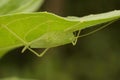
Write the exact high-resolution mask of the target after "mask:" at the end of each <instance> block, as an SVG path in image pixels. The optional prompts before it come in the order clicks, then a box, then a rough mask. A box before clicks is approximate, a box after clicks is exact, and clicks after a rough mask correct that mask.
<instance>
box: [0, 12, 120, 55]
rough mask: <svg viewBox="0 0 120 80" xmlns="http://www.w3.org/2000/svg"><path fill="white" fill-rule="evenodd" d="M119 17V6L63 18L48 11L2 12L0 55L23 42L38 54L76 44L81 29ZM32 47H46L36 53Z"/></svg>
mask: <svg viewBox="0 0 120 80" xmlns="http://www.w3.org/2000/svg"><path fill="white" fill-rule="evenodd" d="M118 18H120V11H119V10H117V11H111V12H108V13H102V14H96V15H89V16H85V17H81V18H78V17H71V18H64V17H60V16H57V15H55V14H52V13H48V12H39V13H28V14H27V13H26V14H24V13H21V14H12V15H6V16H1V17H0V55H3V54H4V53H6V52H7V51H9V50H11V49H14V48H16V47H20V46H25V47H24V48H23V50H22V52H24V51H25V50H26V49H29V50H30V51H32V52H33V53H34V54H36V55H37V56H39V57H41V56H43V54H44V53H45V52H46V51H47V50H48V49H50V48H52V47H57V46H61V45H65V44H69V43H73V45H75V44H76V42H77V39H78V38H79V37H80V36H79V34H80V31H81V30H83V29H85V28H88V27H91V26H95V25H98V24H102V23H105V22H110V21H113V20H116V19H118ZM105 26H106V25H105ZM105 26H103V27H105ZM103 27H102V28H103ZM75 31H79V32H78V33H77V35H76V36H75V35H74V34H73V33H74V32H75ZM90 34H91V33H90ZM83 36H85V35H83ZM32 48H46V49H45V50H44V51H43V52H42V53H41V54H38V53H37V52H35V51H34V50H33V49H32Z"/></svg>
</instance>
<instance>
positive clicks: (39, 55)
mask: <svg viewBox="0 0 120 80" xmlns="http://www.w3.org/2000/svg"><path fill="white" fill-rule="evenodd" d="M27 49H28V50H30V51H31V52H33V53H34V54H35V55H37V56H38V57H42V56H43V55H44V54H45V53H46V52H47V51H48V50H49V48H46V49H45V50H44V51H43V52H42V53H40V54H39V53H37V52H36V51H34V50H33V49H31V48H29V47H28V48H27Z"/></svg>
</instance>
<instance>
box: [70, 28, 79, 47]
mask: <svg viewBox="0 0 120 80" xmlns="http://www.w3.org/2000/svg"><path fill="white" fill-rule="evenodd" d="M80 32H81V30H79V31H78V32H77V34H75V39H74V40H73V41H72V44H73V45H76V43H77V40H78V38H79V35H80Z"/></svg>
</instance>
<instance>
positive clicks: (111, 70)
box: [0, 0, 120, 80]
mask: <svg viewBox="0 0 120 80" xmlns="http://www.w3.org/2000/svg"><path fill="white" fill-rule="evenodd" d="M116 9H120V0H45V2H44V4H43V6H42V8H40V9H39V10H38V11H48V12H52V13H55V14H57V15H60V16H65V17H66V16H79V17H81V16H85V15H89V14H96V13H102V12H107V11H112V10H116ZM96 27H97V26H96ZM92 30H94V27H93V28H89V29H85V30H83V31H82V33H83V34H84V33H87V32H90V31H92ZM119 34H120V20H118V21H116V22H114V23H113V24H111V25H109V26H108V27H106V28H105V29H102V30H100V31H98V32H96V33H94V34H92V35H89V36H86V37H82V38H79V40H78V42H77V44H76V46H72V44H68V45H64V46H60V47H57V48H53V49H51V50H49V51H48V52H47V54H45V55H44V56H43V57H42V58H39V57H37V56H35V55H34V54H32V53H31V52H29V51H26V52H25V53H24V54H20V52H21V49H22V48H18V49H15V50H13V51H11V52H9V53H8V54H6V55H5V56H4V57H3V58H2V59H1V60H0V78H6V77H19V78H29V79H30V78H32V79H37V80H120V36H119Z"/></svg>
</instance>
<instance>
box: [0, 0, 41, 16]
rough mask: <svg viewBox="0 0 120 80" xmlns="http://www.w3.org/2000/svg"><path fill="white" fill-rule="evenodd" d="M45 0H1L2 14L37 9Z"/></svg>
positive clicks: (0, 9) (0, 8) (0, 10)
mask: <svg viewBox="0 0 120 80" xmlns="http://www.w3.org/2000/svg"><path fill="white" fill-rule="evenodd" d="M42 3H43V0H0V15H3V14H10V13H18V12H33V11H36V10H37V9H38V8H39V7H40V6H41V4H42Z"/></svg>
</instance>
